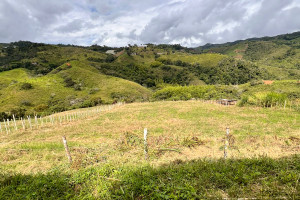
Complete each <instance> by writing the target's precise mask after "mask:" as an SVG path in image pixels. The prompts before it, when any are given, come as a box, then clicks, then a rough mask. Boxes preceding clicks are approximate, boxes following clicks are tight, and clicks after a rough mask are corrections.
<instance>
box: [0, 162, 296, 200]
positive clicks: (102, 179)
mask: <svg viewBox="0 0 300 200" xmlns="http://www.w3.org/2000/svg"><path fill="white" fill-rule="evenodd" d="M299 174H300V157H299V156H294V157H290V158H282V159H278V160H274V159H270V158H263V157H262V158H256V159H237V160H236V159H232V160H226V161H225V160H223V159H219V160H192V161H189V162H182V161H181V160H177V161H176V162H172V163H170V164H165V165H162V166H160V167H158V168H157V167H153V166H150V165H143V166H139V167H132V166H111V165H107V164H106V165H99V166H94V167H91V168H87V169H82V170H79V171H75V172H69V173H62V172H61V171H60V170H59V169H55V170H52V171H50V172H48V173H47V174H35V175H22V174H15V175H8V174H1V175H2V176H1V178H0V198H1V199H200V198H264V199H265V198H268V199H272V198H279V199H283V198H288V199H299V198H300V187H299Z"/></svg>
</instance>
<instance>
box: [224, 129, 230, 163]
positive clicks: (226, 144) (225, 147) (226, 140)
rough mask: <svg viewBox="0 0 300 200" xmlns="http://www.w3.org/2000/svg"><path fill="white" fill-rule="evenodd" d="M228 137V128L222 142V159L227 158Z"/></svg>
mask: <svg viewBox="0 0 300 200" xmlns="http://www.w3.org/2000/svg"><path fill="white" fill-rule="evenodd" d="M228 137H229V128H226V136H225V140H224V159H226V158H227V149H228Z"/></svg>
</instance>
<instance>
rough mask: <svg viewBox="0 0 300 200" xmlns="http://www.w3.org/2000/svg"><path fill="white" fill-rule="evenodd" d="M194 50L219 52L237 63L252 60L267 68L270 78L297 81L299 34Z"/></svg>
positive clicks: (299, 53)
mask: <svg viewBox="0 0 300 200" xmlns="http://www.w3.org/2000/svg"><path fill="white" fill-rule="evenodd" d="M193 50H194V52H196V53H207V52H210V53H212V52H214V53H221V54H223V55H229V56H231V57H233V58H235V59H238V60H245V61H251V62H252V63H255V64H256V65H258V66H260V67H261V68H263V69H266V70H267V71H268V73H269V74H270V75H271V77H272V79H299V78H300V73H299V70H300V32H295V33H291V34H284V35H278V36H275V37H263V38H251V39H247V40H240V41H235V42H229V43H225V44H207V45H204V46H202V47H198V48H195V49H193Z"/></svg>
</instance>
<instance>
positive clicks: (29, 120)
mask: <svg viewBox="0 0 300 200" xmlns="http://www.w3.org/2000/svg"><path fill="white" fill-rule="evenodd" d="M27 118H28V122H29V126H30V129H31V130H32V124H31V119H30V116H27Z"/></svg>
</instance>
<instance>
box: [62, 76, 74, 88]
mask: <svg viewBox="0 0 300 200" xmlns="http://www.w3.org/2000/svg"><path fill="white" fill-rule="evenodd" d="M64 83H65V86H66V87H73V86H74V85H75V84H76V83H75V82H74V81H73V80H72V78H71V77H65V78H64Z"/></svg>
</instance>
